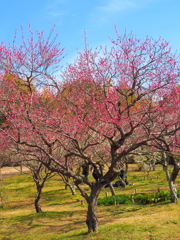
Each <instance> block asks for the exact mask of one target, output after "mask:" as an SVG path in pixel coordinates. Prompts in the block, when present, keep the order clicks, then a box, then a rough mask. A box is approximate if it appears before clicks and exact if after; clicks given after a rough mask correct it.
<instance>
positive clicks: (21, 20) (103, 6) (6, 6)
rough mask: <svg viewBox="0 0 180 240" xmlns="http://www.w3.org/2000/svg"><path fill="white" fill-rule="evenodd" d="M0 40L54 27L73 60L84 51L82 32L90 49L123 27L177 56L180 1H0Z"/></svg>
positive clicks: (179, 42)
mask: <svg viewBox="0 0 180 240" xmlns="http://www.w3.org/2000/svg"><path fill="white" fill-rule="evenodd" d="M0 6H1V14H0V40H2V39H3V40H4V41H5V42H11V41H12V40H13V36H14V32H15V29H19V28H20V25H21V24H22V25H23V26H24V28H25V29H26V28H28V22H30V23H31V25H32V28H33V29H38V30H45V32H46V33H48V32H49V31H50V29H51V28H52V27H53V25H54V24H56V31H55V32H56V33H58V35H59V36H58V41H61V42H62V45H61V46H62V47H65V48H66V50H65V52H66V53H67V54H68V55H67V57H66V62H70V61H72V59H73V58H74V57H75V56H76V52H77V49H76V48H78V49H79V50H82V49H83V48H84V30H86V31H87V39H88V43H89V44H90V46H92V47H96V46H99V45H108V44H109V39H108V38H109V37H111V38H115V36H116V34H115V31H114V25H116V26H117V29H118V31H119V33H123V32H124V29H125V28H126V29H127V30H128V31H133V33H134V34H135V35H137V37H140V38H144V37H145V36H146V35H149V36H152V37H153V38H158V37H159V36H162V37H163V38H164V39H166V40H167V41H169V42H170V45H171V46H172V48H173V50H177V51H178V52H179V53H180V13H179V10H180V1H179V0H27V1H26V0H0Z"/></svg>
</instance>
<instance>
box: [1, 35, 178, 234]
mask: <svg viewBox="0 0 180 240" xmlns="http://www.w3.org/2000/svg"><path fill="white" fill-rule="evenodd" d="M30 34H31V36H32V35H33V33H32V31H30ZM111 42H112V47H111V48H110V49H108V48H102V47H100V48H99V49H95V50H94V51H93V50H92V49H91V48H90V47H88V46H86V49H85V50H84V51H83V52H82V53H80V54H79V56H78V57H77V59H76V61H75V62H74V64H69V65H67V67H66V69H65V70H64V71H63V72H62V77H61V80H62V82H61V83H60V82H58V81H57V80H56V77H55V76H54V75H53V73H52V71H53V70H54V69H55V70H56V69H57V68H56V66H57V65H56V64H58V63H59V61H60V58H61V57H62V52H63V50H62V49H59V45H56V44H54V41H52V42H50V41H49V39H48V40H47V41H46V40H43V34H42V33H40V34H39V33H38V34H37V41H36V42H35V40H34V38H32V37H31V38H30V39H29V40H28V41H27V43H26V42H25V41H24V38H23V41H22V46H20V47H19V48H18V47H15V45H13V46H12V47H9V48H7V47H6V46H5V45H3V48H2V49H1V56H2V61H1V63H2V72H3V74H2V80H3V83H4V84H5V85H6V81H5V79H4V77H3V76H6V75H7V74H9V73H10V74H12V75H13V81H11V86H12V87H13V88H14V89H17V90H16V91H14V92H13V94H11V95H10V96H8V97H7V98H6V99H5V101H4V102H5V106H6V108H4V112H3V114H4V116H5V117H6V120H7V121H8V123H9V128H5V129H3V128H1V135H2V136H7V137H9V138H10V139H11V140H12V141H14V142H15V143H16V144H17V145H18V146H21V147H22V146H23V147H22V150H23V151H26V152H28V151H30V152H31V154H32V155H33V157H34V156H36V159H37V160H38V161H39V162H40V163H42V164H43V165H44V166H45V167H46V168H48V169H49V170H50V171H53V172H58V173H59V174H61V175H62V176H65V177H71V178H73V179H74V183H75V185H76V187H77V188H78V189H79V191H80V192H81V194H82V196H83V197H84V198H85V199H86V201H87V203H88V211H87V219H86V223H87V226H88V232H92V231H98V218H97V213H96V211H97V210H96V208H97V199H98V195H99V193H100V191H101V189H102V188H103V187H104V186H105V185H106V184H109V183H110V182H112V181H113V180H114V179H115V178H116V177H117V176H118V174H119V172H120V170H121V168H123V164H124V161H125V159H126V156H128V155H129V154H132V153H133V152H134V151H135V150H137V149H140V147H142V146H151V147H152V146H156V144H157V142H158V140H159V139H163V138H168V137H169V136H173V135H175V134H176V133H178V131H179V129H180V125H179V119H178V118H177V117H175V118H173V119H171V121H170V116H169V113H168V112H167V111H165V102H164V101H161V100H162V99H163V98H165V97H166V96H167V95H168V94H169V93H170V92H172V91H171V90H172V89H173V88H174V86H177V84H178V81H179V66H178V58H177V57H176V56H175V55H173V54H172V53H171V49H170V48H169V47H168V43H167V42H165V41H164V40H163V39H158V40H157V41H155V40H153V39H151V38H149V37H147V38H146V39H145V40H144V41H141V40H140V39H138V38H137V37H135V36H134V35H133V34H132V33H130V34H127V33H126V32H125V33H124V35H123V36H120V35H119V34H118V32H117V39H116V40H115V41H113V40H112V41H111ZM27 44H29V45H28V47H27ZM4 56H6V57H5V58H3V57H4ZM59 57H60V58H59ZM4 59H8V60H7V61H5V60H4ZM19 79H20V81H19ZM17 82H18V84H17ZM42 84H43V85H44V84H45V85H46V88H44V89H42V88H40V86H42ZM6 86H7V85H6ZM17 86H18V87H17ZM22 86H23V87H25V88H26V89H27V90H26V91H24V89H22ZM3 89H5V88H2V89H1V92H3V91H4V90H3ZM2 96H3V95H2ZM172 106H173V105H172ZM174 109H175V108H172V112H173V114H175V115H176V112H175V111H174ZM162 116H163V117H162ZM163 126H164V127H163ZM174 126H176V128H174ZM102 151H103V154H104V155H102ZM40 155H41V156H43V157H39V156H40ZM97 160H101V161H102V162H103V163H104V164H106V165H107V166H108V170H107V171H106V172H104V173H102V172H101V176H100V177H98V178H97V180H96V181H91V180H90V179H87V178H85V177H83V176H81V175H80V174H79V172H76V166H77V164H78V163H79V162H84V163H86V164H89V165H92V166H93V168H94V169H97V165H96V163H95V161H97ZM82 183H85V184H86V185H87V186H88V187H89V189H90V192H89V191H87V190H86V189H84V188H83V185H82Z"/></svg>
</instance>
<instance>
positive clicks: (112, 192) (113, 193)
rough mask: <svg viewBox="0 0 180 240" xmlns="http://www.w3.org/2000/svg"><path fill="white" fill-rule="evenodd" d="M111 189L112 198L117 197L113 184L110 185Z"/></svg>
mask: <svg viewBox="0 0 180 240" xmlns="http://www.w3.org/2000/svg"><path fill="white" fill-rule="evenodd" d="M109 187H110V190H111V194H112V196H115V195H116V193H115V191H114V187H113V185H112V184H111V183H110V184H109Z"/></svg>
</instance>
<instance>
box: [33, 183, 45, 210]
mask: <svg viewBox="0 0 180 240" xmlns="http://www.w3.org/2000/svg"><path fill="white" fill-rule="evenodd" d="M36 187H37V194H36V197H35V200H34V206H35V209H36V212H37V213H40V212H42V209H41V206H40V205H39V200H40V198H41V192H42V188H43V186H41V185H39V184H36Z"/></svg>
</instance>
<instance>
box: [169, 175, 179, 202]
mask: <svg viewBox="0 0 180 240" xmlns="http://www.w3.org/2000/svg"><path fill="white" fill-rule="evenodd" d="M168 182H169V189H170V197H171V202H172V203H178V201H179V200H178V197H177V190H176V186H175V184H174V182H173V181H172V180H171V179H169V181H168Z"/></svg>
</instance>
